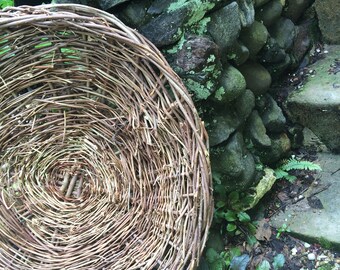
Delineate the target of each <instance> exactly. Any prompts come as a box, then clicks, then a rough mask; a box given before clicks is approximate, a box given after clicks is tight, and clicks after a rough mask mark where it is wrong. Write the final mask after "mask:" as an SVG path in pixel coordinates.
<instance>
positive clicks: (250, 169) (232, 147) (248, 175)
mask: <svg viewBox="0 0 340 270" xmlns="http://www.w3.org/2000/svg"><path fill="white" fill-rule="evenodd" d="M211 165H212V170H213V173H214V175H215V179H216V180H217V181H220V182H221V184H222V185H223V186H224V188H225V189H226V192H230V191H232V190H244V189H245V188H247V187H249V186H250V185H251V184H252V183H253V181H254V177H255V162H254V158H253V156H252V154H250V153H249V152H248V151H247V149H246V148H245V145H244V140H243V136H242V134H241V133H239V132H237V133H236V134H234V135H233V136H231V138H230V140H229V141H228V143H227V145H223V146H219V147H216V148H214V149H212V150H211Z"/></svg>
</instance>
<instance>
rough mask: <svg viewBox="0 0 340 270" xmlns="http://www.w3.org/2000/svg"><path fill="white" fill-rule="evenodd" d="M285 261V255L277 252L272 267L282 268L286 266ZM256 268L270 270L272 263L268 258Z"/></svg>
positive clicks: (275, 268) (275, 269)
mask: <svg viewBox="0 0 340 270" xmlns="http://www.w3.org/2000/svg"><path fill="white" fill-rule="evenodd" d="M285 261H286V260H285V256H283V254H277V255H276V256H275V257H274V260H273V264H272V265H273V268H272V269H274V270H278V269H281V268H282V267H283V266H284V264H285ZM256 270H270V263H269V262H268V261H267V260H263V261H262V262H261V263H260V264H259V265H258V266H256Z"/></svg>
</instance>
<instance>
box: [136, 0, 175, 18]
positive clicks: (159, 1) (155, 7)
mask: <svg viewBox="0 0 340 270" xmlns="http://www.w3.org/2000/svg"><path fill="white" fill-rule="evenodd" d="M141 2H144V0H143V1H141ZM173 2H174V1H173V0H154V1H152V3H151V5H150V6H149V8H148V9H147V13H148V14H150V15H153V16H154V15H159V14H161V13H163V12H164V11H166V10H167V9H168V7H169V6H170V4H171V3H173Z"/></svg>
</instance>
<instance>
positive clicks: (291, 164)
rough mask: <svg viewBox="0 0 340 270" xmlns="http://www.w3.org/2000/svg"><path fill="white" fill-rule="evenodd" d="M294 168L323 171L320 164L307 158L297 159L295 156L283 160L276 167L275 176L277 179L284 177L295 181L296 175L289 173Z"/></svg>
mask: <svg viewBox="0 0 340 270" xmlns="http://www.w3.org/2000/svg"><path fill="white" fill-rule="evenodd" d="M292 170H309V171H315V170H316V171H321V167H320V166H319V165H318V164H315V163H313V162H310V161H307V160H297V159H296V158H295V157H294V156H293V157H292V158H291V159H289V160H286V161H284V162H282V164H281V165H280V166H279V167H278V168H276V169H275V177H276V179H281V178H284V179H286V180H288V181H289V182H294V181H295V180H296V176H294V175H291V174H290V173H289V172H290V171H292Z"/></svg>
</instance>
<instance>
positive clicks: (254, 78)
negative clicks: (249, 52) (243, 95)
mask: <svg viewBox="0 0 340 270" xmlns="http://www.w3.org/2000/svg"><path fill="white" fill-rule="evenodd" d="M238 69H239V71H241V73H242V75H243V76H244V78H245V79H246V83H247V88H248V89H250V90H251V91H253V93H254V95H255V96H260V95H263V94H264V93H266V92H267V91H268V89H269V86H270V84H271V82H272V80H271V76H270V73H269V72H268V71H267V70H266V69H265V68H264V67H263V66H262V65H260V64H258V63H255V62H251V61H248V62H246V63H245V64H243V65H242V66H239V67H238Z"/></svg>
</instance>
